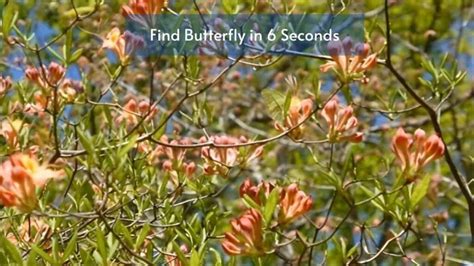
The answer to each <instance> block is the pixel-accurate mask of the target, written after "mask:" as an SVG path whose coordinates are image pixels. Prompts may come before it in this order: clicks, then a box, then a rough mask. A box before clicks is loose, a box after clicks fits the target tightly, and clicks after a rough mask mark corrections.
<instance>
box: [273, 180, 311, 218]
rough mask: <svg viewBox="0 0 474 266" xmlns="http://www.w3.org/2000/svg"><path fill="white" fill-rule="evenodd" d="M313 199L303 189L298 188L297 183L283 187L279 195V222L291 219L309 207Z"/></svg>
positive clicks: (303, 212)
mask: <svg viewBox="0 0 474 266" xmlns="http://www.w3.org/2000/svg"><path fill="white" fill-rule="evenodd" d="M312 205H313V200H312V199H311V197H310V196H307V195H306V194H305V193H304V192H303V191H301V190H299V189H298V185H296V184H291V185H289V186H288V187H286V188H285V189H283V191H282V193H281V197H280V214H279V217H278V218H279V222H280V224H285V223H289V222H291V221H293V220H294V219H296V218H298V217H299V216H301V215H303V214H305V213H306V212H308V211H309V209H311V207H312Z"/></svg>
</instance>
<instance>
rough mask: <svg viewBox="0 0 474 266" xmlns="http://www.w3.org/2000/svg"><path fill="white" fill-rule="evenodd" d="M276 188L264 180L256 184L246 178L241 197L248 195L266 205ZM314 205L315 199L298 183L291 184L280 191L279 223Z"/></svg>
mask: <svg viewBox="0 0 474 266" xmlns="http://www.w3.org/2000/svg"><path fill="white" fill-rule="evenodd" d="M273 189H277V188H275V187H274V186H273V185H272V184H270V183H268V182H265V181H262V182H261V183H260V184H258V185H254V184H253V183H252V181H250V179H247V180H245V181H244V182H243V183H242V185H241V186H240V197H243V196H244V195H247V196H248V197H250V198H251V199H252V200H253V201H254V202H255V203H257V204H259V205H264V203H265V202H266V200H267V198H268V196H269V195H270V193H271V192H272V190H273ZM312 205H313V200H312V199H311V197H310V196H308V195H306V193H304V192H303V191H301V190H300V189H299V188H298V185H297V184H294V183H293V184H290V185H289V186H287V187H285V188H283V189H282V190H281V192H280V201H279V203H278V206H279V214H278V223H279V224H287V223H290V222H292V221H294V220H295V219H297V218H298V217H300V216H301V215H303V214H305V213H306V212H308V211H309V210H310V209H311V207H312Z"/></svg>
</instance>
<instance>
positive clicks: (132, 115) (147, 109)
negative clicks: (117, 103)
mask: <svg viewBox="0 0 474 266" xmlns="http://www.w3.org/2000/svg"><path fill="white" fill-rule="evenodd" d="M157 112H158V109H157V108H156V106H150V103H149V102H148V101H146V100H143V101H140V103H137V101H136V100H135V99H130V100H129V101H128V102H127V103H126V104H125V105H124V106H123V108H122V112H121V113H120V114H119V115H118V116H117V117H116V118H115V122H116V123H117V124H120V123H122V122H123V123H125V124H126V125H127V126H135V125H137V124H138V122H139V120H138V118H139V117H142V118H143V119H144V120H145V121H149V120H151V119H153V117H154V116H155V115H156V113H157Z"/></svg>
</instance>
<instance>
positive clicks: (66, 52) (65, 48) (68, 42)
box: [63, 30, 72, 63]
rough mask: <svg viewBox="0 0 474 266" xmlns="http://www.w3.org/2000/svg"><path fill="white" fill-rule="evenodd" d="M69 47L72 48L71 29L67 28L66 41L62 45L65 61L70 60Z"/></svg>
mask: <svg viewBox="0 0 474 266" xmlns="http://www.w3.org/2000/svg"><path fill="white" fill-rule="evenodd" d="M71 49H72V30H68V31H67V33H66V42H65V43H64V46H63V57H64V59H65V61H66V63H69V62H70V58H71Z"/></svg>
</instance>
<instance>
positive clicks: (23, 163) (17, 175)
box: [0, 153, 63, 212]
mask: <svg viewBox="0 0 474 266" xmlns="http://www.w3.org/2000/svg"><path fill="white" fill-rule="evenodd" d="M62 175H63V172H62V171H53V170H51V169H49V167H48V166H47V165H40V164H39V163H38V161H37V160H36V159H35V158H34V157H33V156H32V155H26V154H21V153H17V154H14V155H12V156H10V158H9V159H8V160H7V161H5V162H3V163H2V164H1V165H0V204H2V205H3V206H6V207H16V208H17V209H18V210H20V211H21V212H31V211H32V210H33V209H35V208H36V206H37V203H38V200H37V198H36V193H35V189H36V188H38V187H42V186H43V185H44V184H45V183H46V181H47V180H48V179H51V178H53V179H57V178H60V177H62Z"/></svg>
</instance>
